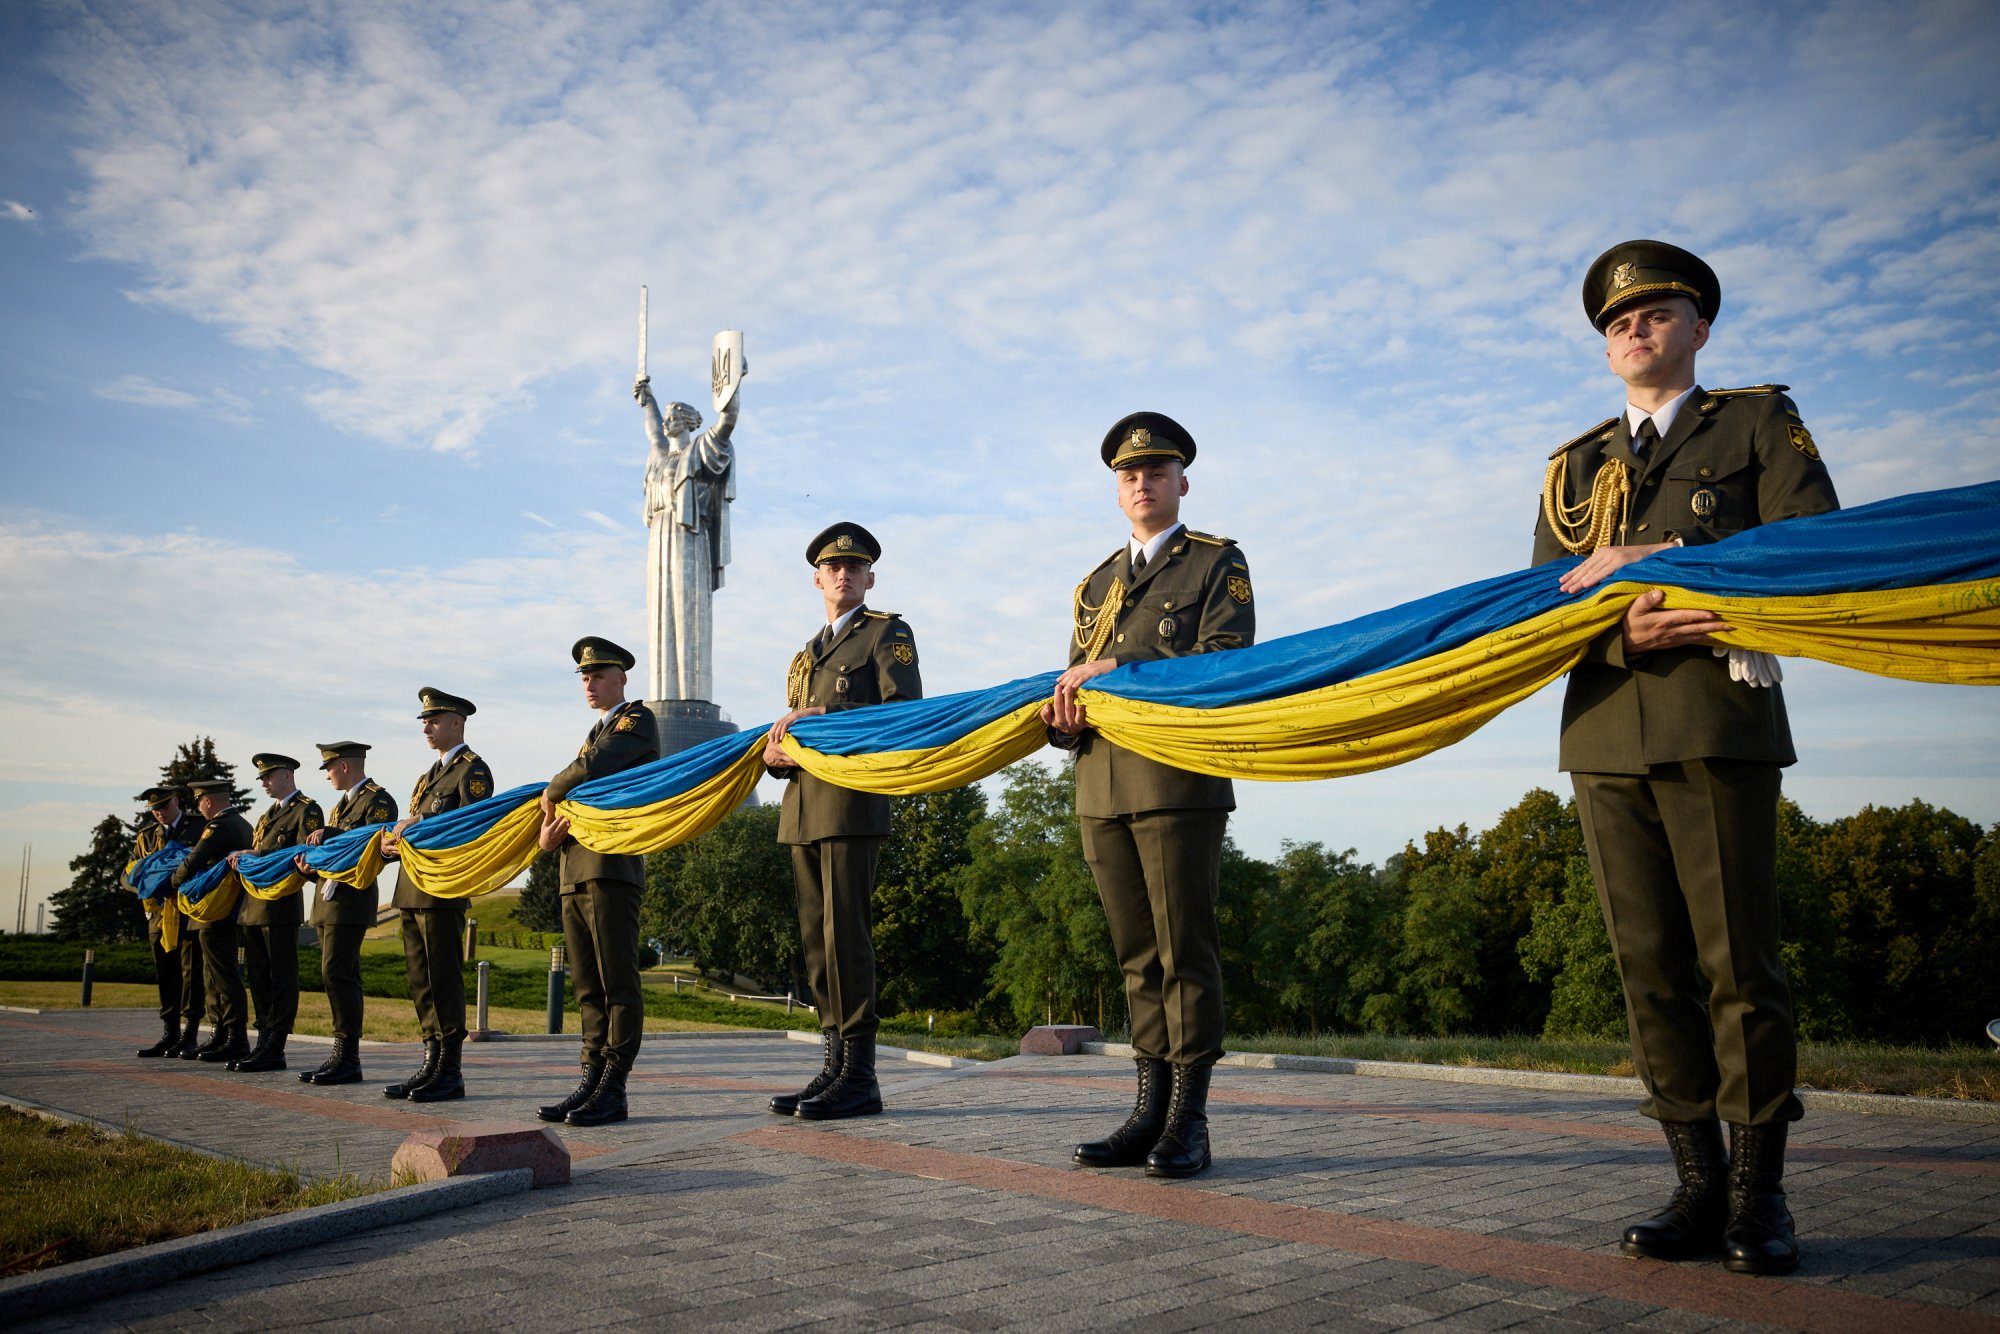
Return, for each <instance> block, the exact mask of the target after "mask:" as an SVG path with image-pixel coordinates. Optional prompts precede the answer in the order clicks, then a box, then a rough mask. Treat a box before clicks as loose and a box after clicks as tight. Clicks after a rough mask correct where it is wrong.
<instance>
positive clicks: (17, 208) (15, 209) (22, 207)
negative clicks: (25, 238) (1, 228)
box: [0, 199, 39, 222]
mask: <svg viewBox="0 0 2000 1334" xmlns="http://www.w3.org/2000/svg"><path fill="white" fill-rule="evenodd" d="M0 217H4V218H6V219H7V220H8V221H10V222H36V221H39V219H38V218H37V216H36V214H35V210H33V209H31V208H29V207H28V206H27V205H26V204H23V203H22V202H21V201H20V200H18V199H0Z"/></svg>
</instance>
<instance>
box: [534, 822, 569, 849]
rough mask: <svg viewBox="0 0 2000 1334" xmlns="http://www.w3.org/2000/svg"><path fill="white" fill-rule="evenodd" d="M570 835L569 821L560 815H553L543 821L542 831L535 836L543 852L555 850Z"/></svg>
mask: <svg viewBox="0 0 2000 1334" xmlns="http://www.w3.org/2000/svg"><path fill="white" fill-rule="evenodd" d="M568 837H569V821H568V820H566V819H564V818H563V817H562V816H560V815H551V816H549V817H547V818H546V819H544V820H543V821H542V832H541V833H540V834H538V835H536V836H535V843H536V845H537V846H538V847H540V848H541V850H542V851H543V852H554V851H555V850H556V849H557V848H559V847H561V846H562V845H563V840H564V839H566V838H568Z"/></svg>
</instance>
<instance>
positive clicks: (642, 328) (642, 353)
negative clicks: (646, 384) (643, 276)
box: [639, 286, 647, 380]
mask: <svg viewBox="0 0 2000 1334" xmlns="http://www.w3.org/2000/svg"><path fill="white" fill-rule="evenodd" d="M646 324H647V320H646V289H645V287H644V286H641V287H640V288H639V378H640V379H642V380H643V379H645V378H646Z"/></svg>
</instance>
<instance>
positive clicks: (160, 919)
mask: <svg viewBox="0 0 2000 1334" xmlns="http://www.w3.org/2000/svg"><path fill="white" fill-rule="evenodd" d="M200 837H201V817H200V816H198V815H196V814H194V813H193V812H192V811H182V812H181V818H180V819H178V820H176V821H174V823H173V825H172V826H171V827H169V826H167V825H163V824H161V823H160V822H159V821H158V820H155V819H153V818H152V817H151V816H150V815H149V816H147V817H146V824H145V827H144V828H142V829H140V830H139V832H138V833H137V834H135V835H133V837H132V860H133V861H135V862H136V861H143V860H144V859H145V858H147V857H150V856H152V855H153V854H154V853H156V852H158V851H159V850H160V849H161V848H164V847H166V846H167V844H169V843H179V844H181V845H182V846H183V847H189V848H192V847H193V846H194V844H195V840H196V839H198V838H200ZM145 908H146V934H147V935H149V936H157V935H159V934H160V928H161V927H162V926H163V925H164V923H165V920H166V915H167V914H168V913H173V914H175V915H176V916H178V915H179V914H180V909H179V908H178V907H177V906H175V904H174V899H173V895H171V894H156V895H154V896H153V897H152V898H150V899H147V900H146V901H145ZM192 929H193V927H192V926H191V924H190V923H189V922H188V920H187V919H186V918H185V917H183V918H181V930H182V931H189V930H192ZM183 939H185V937H183Z"/></svg>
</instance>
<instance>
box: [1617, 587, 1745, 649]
mask: <svg viewBox="0 0 2000 1334" xmlns="http://www.w3.org/2000/svg"><path fill="white" fill-rule="evenodd" d="M1666 596H1667V595H1666V594H1665V593H1663V592H1661V591H1660V590H1659V589H1657V588H1652V589H1648V590H1647V591H1645V592H1644V593H1641V594H1640V595H1639V596H1638V597H1636V598H1634V599H1633V601H1632V605H1631V606H1629V607H1627V608H1626V609H1625V620H1624V622H1623V623H1622V625H1621V626H1620V628H1621V629H1622V630H1623V631H1624V635H1625V651H1626V652H1627V653H1657V652H1659V651H1660V650H1662V649H1669V648H1686V647H1688V646H1689V645H1691V644H1706V645H1708V646H1709V647H1711V648H1713V647H1714V646H1715V640H1714V638H1713V637H1712V636H1714V635H1717V634H1720V633H1722V632H1723V631H1725V630H1729V629H1732V628H1733V627H1732V626H1729V625H1727V624H1725V623H1724V622H1723V620H1722V618H1721V617H1719V616H1717V615H1716V614H1715V613H1714V612H1712V611H1697V610H1695V609H1693V608H1687V609H1684V610H1678V611H1661V610H1660V603H1662V602H1664V601H1665V600H1666Z"/></svg>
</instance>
